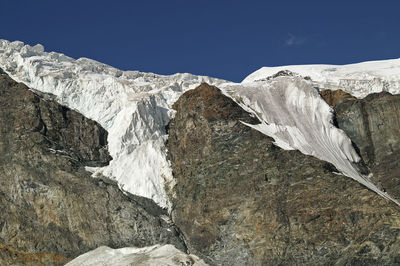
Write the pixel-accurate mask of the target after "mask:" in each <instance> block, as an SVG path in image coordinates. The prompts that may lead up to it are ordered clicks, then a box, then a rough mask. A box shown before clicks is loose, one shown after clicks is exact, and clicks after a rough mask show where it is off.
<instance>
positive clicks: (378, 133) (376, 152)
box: [332, 92, 400, 200]
mask: <svg viewBox="0 0 400 266" xmlns="http://www.w3.org/2000/svg"><path fill="white" fill-rule="evenodd" d="M332 106H333V108H334V110H335V115H336V121H337V124H338V127H339V128H341V129H343V130H344V131H345V132H346V134H347V135H348V136H349V137H350V139H351V140H352V141H353V143H354V146H355V147H356V149H357V150H358V151H359V154H360V156H361V157H362V159H363V162H364V163H365V164H366V166H367V167H368V170H369V171H370V172H371V173H372V174H373V180H374V181H375V182H376V183H377V184H378V185H379V186H380V187H381V188H382V189H384V190H386V191H387V192H388V193H389V194H390V195H391V196H393V197H394V198H396V199H398V200H399V199H400V95H392V94H390V93H388V92H381V93H375V94H370V95H368V96H367V97H365V98H364V99H356V98H347V99H345V100H343V101H341V102H338V103H336V104H333V105H332Z"/></svg>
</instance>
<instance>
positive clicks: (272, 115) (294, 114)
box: [221, 76, 400, 205]
mask: <svg viewBox="0 0 400 266" xmlns="http://www.w3.org/2000/svg"><path fill="white" fill-rule="evenodd" d="M221 87H222V89H223V90H224V92H225V94H226V95H227V96H230V97H231V98H232V99H234V100H235V101H236V102H237V103H238V104H239V105H240V106H241V107H242V108H243V109H245V110H246V111H248V112H250V113H253V114H254V115H255V116H256V117H258V119H259V120H260V121H261V122H262V123H261V124H258V125H249V124H247V125H248V126H250V127H252V128H254V129H256V130H258V131H260V132H261V133H263V134H265V135H268V136H270V137H272V138H273V139H274V140H275V144H276V145H277V146H279V147H281V148H282V149H286V150H294V149H296V150H299V151H301V152H302V153H304V154H307V155H311V156H314V157H317V158H318V159H320V160H324V161H327V162H330V163H332V164H333V165H335V167H336V168H337V169H338V170H339V171H341V172H342V173H343V174H344V175H346V176H349V177H351V178H353V179H354V180H356V181H358V182H360V183H361V184H363V185H365V186H366V187H368V188H369V189H371V190H373V191H375V192H376V193H378V194H379V195H381V196H383V197H384V198H386V199H389V200H392V201H393V202H395V203H396V204H398V205H400V204H399V202H397V201H396V200H394V199H393V198H391V197H390V196H389V195H388V194H386V193H385V192H383V191H381V190H380V189H379V188H378V187H376V186H375V184H373V183H372V182H371V181H370V180H369V178H368V177H366V176H363V175H361V174H360V173H359V171H358V168H357V166H356V165H355V163H356V162H358V161H359V160H360V157H359V156H358V154H357V153H356V151H355V150H354V148H353V146H352V143H351V140H350V139H349V138H348V137H347V135H346V133H345V132H344V131H343V130H341V129H338V128H336V127H335V126H334V125H333V110H332V109H331V107H330V106H329V105H328V104H327V103H326V102H325V101H324V100H323V99H322V98H321V96H320V94H319V92H318V91H317V89H315V88H314V84H313V83H312V82H311V81H307V80H305V79H303V78H301V77H290V76H282V77H276V78H274V79H270V80H266V81H262V82H246V83H242V84H221Z"/></svg>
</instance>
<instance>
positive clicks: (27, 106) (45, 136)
mask: <svg viewBox="0 0 400 266" xmlns="http://www.w3.org/2000/svg"><path fill="white" fill-rule="evenodd" d="M110 159H111V158H110V156H109V155H108V152H107V132H106V131H105V130H104V129H103V128H101V127H100V126H99V125H98V124H97V123H95V122H94V121H91V120H89V119H87V118H85V117H83V116H82V115H80V114H79V113H77V112H75V111H72V110H70V109H68V108H65V107H63V106H60V105H58V104H56V103H54V102H52V101H51V100H45V99H43V98H41V97H39V96H38V95H36V94H35V93H33V92H32V91H29V90H28V88H27V87H26V86H25V85H23V84H21V83H16V82H15V81H13V80H12V79H10V78H9V77H8V76H7V75H6V74H4V73H3V72H0V213H1V215H0V265H11V264H13V265H26V264H33V265H42V264H45V265H46V264H47V265H57V264H63V263H65V262H67V261H68V260H70V259H73V258H74V257H76V256H78V255H80V254H82V253H84V252H86V251H89V250H91V249H94V248H97V247H99V246H101V245H107V246H110V247H113V248H119V247H125V246H137V247H143V246H148V245H154V244H162V243H171V244H174V245H175V246H176V247H178V248H180V249H182V250H184V249H185V246H184V244H183V242H182V241H181V240H180V238H179V234H178V233H177V231H176V229H175V227H174V226H173V225H172V224H171V222H170V221H169V220H168V216H167V213H166V212H165V211H164V210H162V209H160V208H159V207H157V205H156V204H154V202H152V201H151V200H147V199H143V198H140V197H136V196H132V195H129V194H124V193H122V192H121V191H120V190H119V189H118V186H117V185H116V184H114V183H112V182H111V181H108V180H106V179H103V178H99V179H93V178H92V177H90V174H89V173H88V172H86V171H85V170H84V166H85V165H94V166H96V165H104V164H107V163H108V161H109V160H110Z"/></svg>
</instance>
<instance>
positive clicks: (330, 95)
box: [320, 90, 356, 106]
mask: <svg viewBox="0 0 400 266" xmlns="http://www.w3.org/2000/svg"><path fill="white" fill-rule="evenodd" d="M320 94H321V96H322V98H324V100H325V101H326V103H327V104H329V105H330V106H335V105H336V104H338V103H341V102H342V101H344V100H345V99H356V97H354V96H352V95H351V94H350V93H347V92H345V91H342V90H335V91H332V90H322V91H320Z"/></svg>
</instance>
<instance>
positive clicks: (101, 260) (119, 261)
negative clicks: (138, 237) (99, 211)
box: [66, 245, 207, 266]
mask: <svg viewBox="0 0 400 266" xmlns="http://www.w3.org/2000/svg"><path fill="white" fill-rule="evenodd" d="M83 265H85V266H91V265H93V266H98V265H115V266H123V265H148V266H159V265H171V266H172V265H177V266H180V265H193V266H205V265H207V264H206V263H205V262H204V261H203V260H200V259H199V258H198V257H196V256H194V255H189V254H185V253H183V252H182V251H180V250H178V249H176V248H175V247H174V246H172V245H163V246H161V245H155V246H151V247H144V248H134V247H126V248H120V249H112V248H109V247H105V246H102V247H99V248H97V249H95V250H92V251H89V252H87V253H85V254H82V255H80V256H79V257H77V258H75V259H74V260H72V261H70V262H69V263H67V264H66V266H83Z"/></svg>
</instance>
